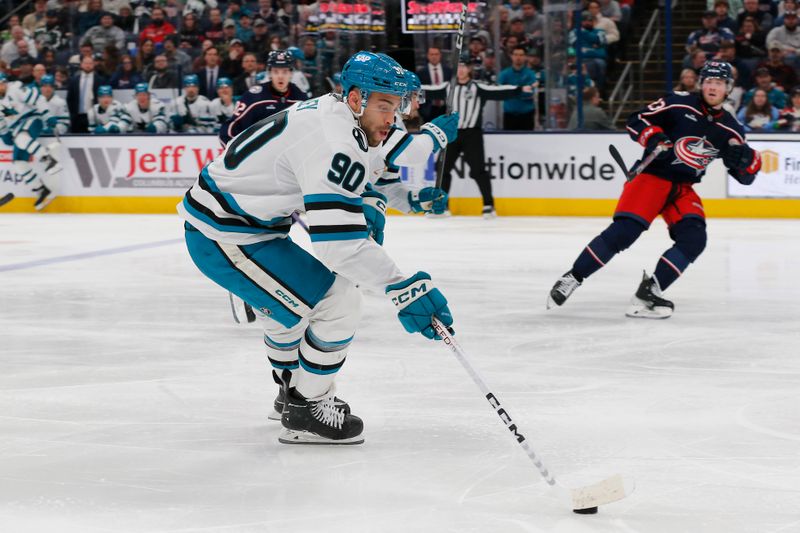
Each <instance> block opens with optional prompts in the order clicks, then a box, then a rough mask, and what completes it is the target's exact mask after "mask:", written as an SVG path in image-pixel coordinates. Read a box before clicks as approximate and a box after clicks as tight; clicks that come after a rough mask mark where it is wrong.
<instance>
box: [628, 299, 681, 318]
mask: <svg viewBox="0 0 800 533" xmlns="http://www.w3.org/2000/svg"><path fill="white" fill-rule="evenodd" d="M625 316H627V317H629V318H651V319H656V320H660V319H664V318H669V317H671V316H672V309H670V308H669V307H654V308H652V309H650V308H649V307H647V306H646V305H644V304H637V303H634V304H631V306H630V307H629V308H628V310H627V311H626V312H625Z"/></svg>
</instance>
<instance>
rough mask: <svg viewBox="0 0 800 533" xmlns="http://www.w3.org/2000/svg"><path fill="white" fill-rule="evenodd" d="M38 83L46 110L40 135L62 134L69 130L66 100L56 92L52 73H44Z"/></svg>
mask: <svg viewBox="0 0 800 533" xmlns="http://www.w3.org/2000/svg"><path fill="white" fill-rule="evenodd" d="M39 84H40V85H41V87H39V92H40V93H41V94H42V97H44V100H45V102H46V103H47V110H48V115H47V118H46V119H45V122H44V129H42V135H64V134H65V133H67V132H68V131H69V111H68V110H67V102H66V100H64V99H63V98H61V97H60V96H58V95H57V94H56V79H55V78H54V77H53V75H52V74H45V75H44V76H42V80H41V81H40V82H39Z"/></svg>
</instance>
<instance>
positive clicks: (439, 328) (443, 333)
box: [433, 317, 556, 486]
mask: <svg viewBox="0 0 800 533" xmlns="http://www.w3.org/2000/svg"><path fill="white" fill-rule="evenodd" d="M433 329H434V330H436V334H437V335H439V336H440V337H441V338H442V341H443V342H444V344H445V346H447V347H448V348H450V350H451V351H452V352H453V354H455V356H456V359H458V362H459V363H461V366H463V367H464V369H465V370H466V371H467V374H469V377H471V378H472V381H474V382H475V384H476V385H477V386H478V388H479V389H480V390H481V392H482V393H483V396H484V397H485V398H486V400H487V401H488V402H489V405H491V406H492V409H493V410H494V411H495V413H497V416H499V417H500V420H502V421H503V424H505V425H506V427H507V428H508V430H509V431H510V432H511V434H512V435H513V436H514V440H516V441H517V442H518V443H519V445H520V446H522V449H523V450H525V453H526V454H527V455H528V458H530V460H531V461H532V462H533V464H534V465H535V466H536V468H537V469H538V470H539V473H540V474H541V475H542V477H543V478H544V480H545V481H546V482H547V484H548V485H551V486H554V485H555V484H556V479H555V477H553V474H551V473H550V470H549V469H548V468H547V467H546V466H545V465H544V463H543V462H542V460H541V459H540V458H539V456H538V455H537V454H536V451H535V450H534V449H533V448H531V446H530V445H529V444H528V439H527V438H526V437H525V436H524V435H523V434H522V433H520V431H519V427H518V426H517V424H516V422H514V420H512V418H511V415H510V414H509V413H508V411H506V409H505V408H504V407H502V406H501V405H500V400H499V399H498V398H497V396H496V395H495V394H494V393H493V392H492V391H490V390H489V387H488V386H487V385H486V383H485V382H484V381H483V379H482V378H481V377H480V375H478V372H477V371H476V370H475V369H474V368H473V367H472V365H471V364H470V362H469V360H467V355H466V354H465V353H464V350H462V349H461V346H460V345H459V344H458V342H457V341H456V340H455V339H454V338H453V336H452V335H450V332H449V331H447V328H446V327H445V326H444V324H442V323H441V322H440V321H439V319H437V318H435V317H434V318H433Z"/></svg>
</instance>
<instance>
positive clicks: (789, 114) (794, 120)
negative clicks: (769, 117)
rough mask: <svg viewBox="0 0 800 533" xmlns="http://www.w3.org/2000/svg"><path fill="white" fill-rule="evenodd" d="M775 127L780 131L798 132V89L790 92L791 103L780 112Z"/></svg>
mask: <svg viewBox="0 0 800 533" xmlns="http://www.w3.org/2000/svg"><path fill="white" fill-rule="evenodd" d="M776 127H777V128H778V129H781V130H789V131H800V87H795V88H794V89H793V90H792V100H791V103H790V104H789V105H788V107H786V109H784V110H782V111H781V113H780V116H779V117H778V123H777V124H776Z"/></svg>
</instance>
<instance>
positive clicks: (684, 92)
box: [675, 91, 689, 96]
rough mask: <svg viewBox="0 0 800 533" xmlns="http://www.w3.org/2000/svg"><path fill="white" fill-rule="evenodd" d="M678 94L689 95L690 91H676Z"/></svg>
mask: <svg viewBox="0 0 800 533" xmlns="http://www.w3.org/2000/svg"><path fill="white" fill-rule="evenodd" d="M675 94H676V95H678V96H689V91H675Z"/></svg>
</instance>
